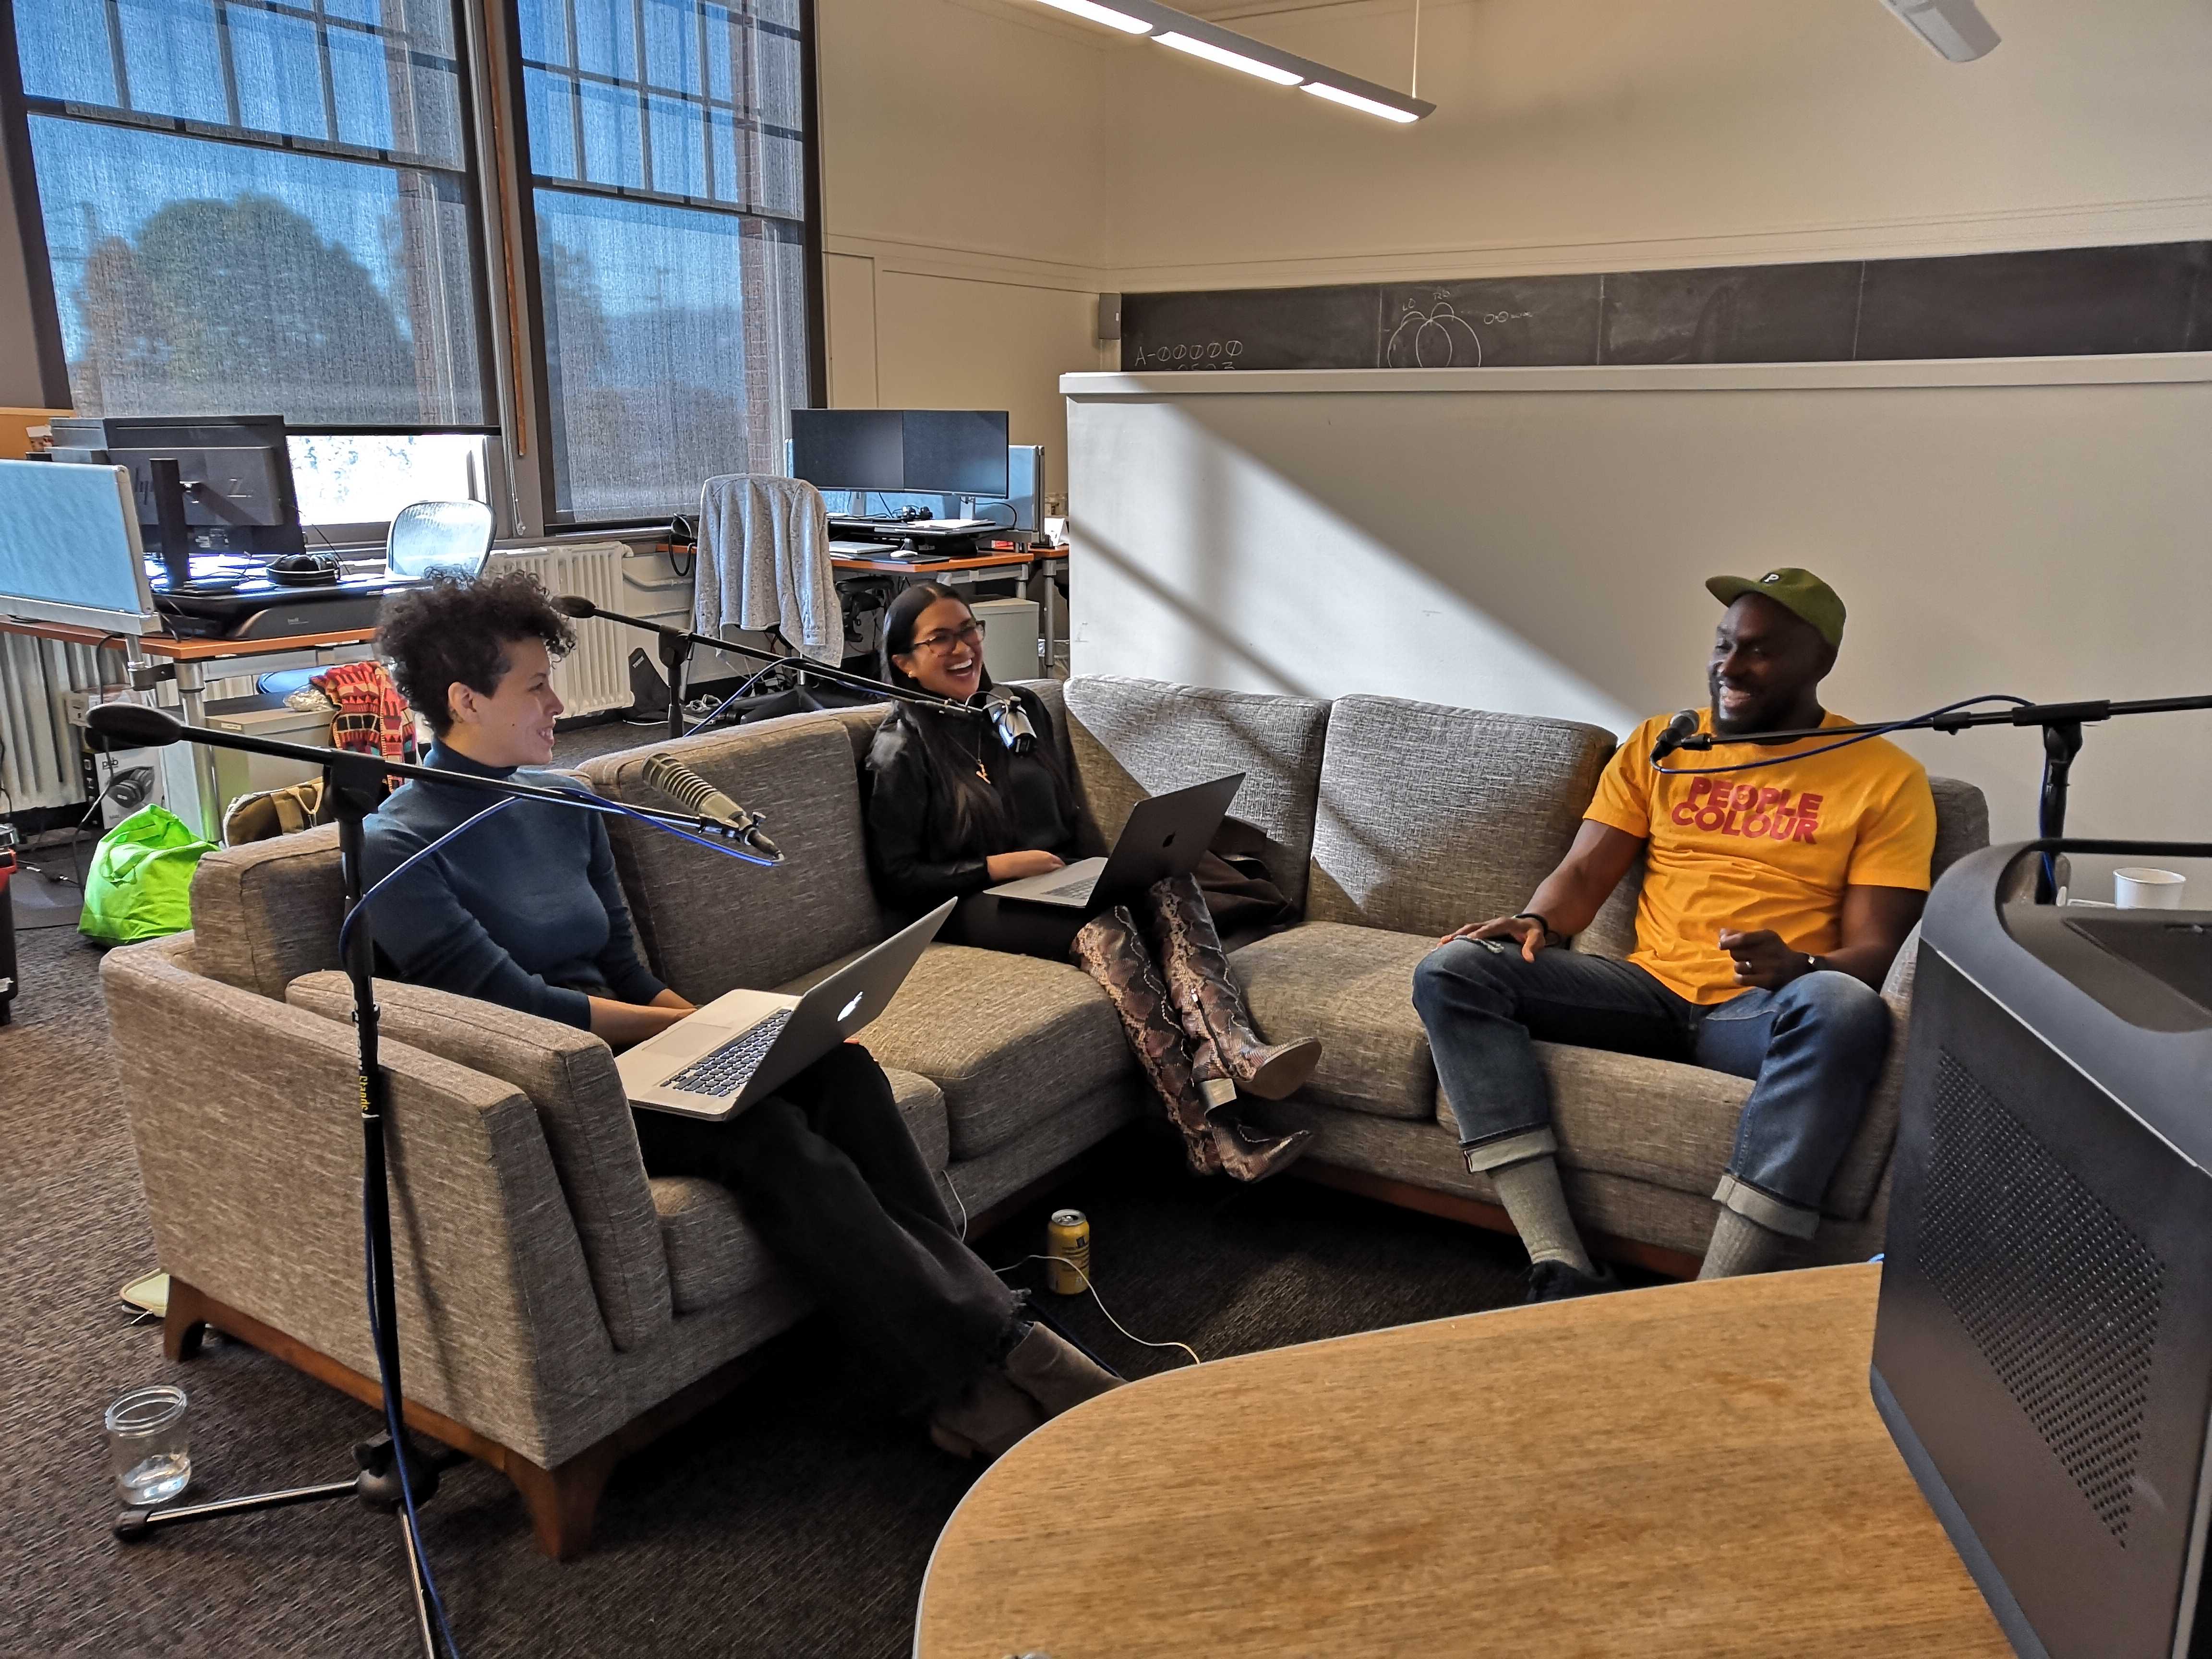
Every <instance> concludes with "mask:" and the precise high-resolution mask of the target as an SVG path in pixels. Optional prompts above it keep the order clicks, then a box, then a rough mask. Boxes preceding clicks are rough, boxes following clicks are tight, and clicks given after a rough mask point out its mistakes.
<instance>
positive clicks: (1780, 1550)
mask: <svg viewBox="0 0 2212 1659" xmlns="http://www.w3.org/2000/svg"><path fill="white" fill-rule="evenodd" d="M1880 1271H1881V1270H1880V1269H1879V1268H1877V1267H1865V1266H1855V1267H1826V1268H1820V1269H1815V1270H1812V1271H1808V1272H1801V1273H1771V1274H1767V1275H1764V1276H1762V1277H1759V1278H1753V1279H1723V1280H1717V1281H1714V1282H1711V1283H1704V1284H1687V1285H1664V1286H1662V1287H1659V1288H1657V1289H1653V1290H1645V1291H1626V1292H1622V1293H1620V1294H1616V1295H1612V1296H1604V1297H1591V1298H1589V1299H1587V1300H1583V1301H1578V1302H1567V1303H1559V1304H1552V1305H1550V1306H1546V1307H1535V1308H1514V1309H1507V1310H1500V1311H1498V1312H1496V1313H1488V1314H1476V1315H1470V1316H1466V1317H1464V1318H1459V1319H1448V1320H1439V1321H1437V1322H1434V1323H1431V1324H1425V1325H1412V1326H1405V1327H1401V1328H1397V1329H1395V1330H1385V1331H1374V1332H1370V1333H1368V1334H1364V1335H1361V1336H1353V1337H1346V1338H1342V1339H1340V1340H1335V1341H1331V1342H1316V1343H1311V1344H1308V1345H1306V1346H1302V1347H1295V1348H1284V1349H1279V1350H1276V1351H1274V1352H1268V1353H1261V1354H1252V1355H1248V1356H1246V1357H1243V1358H1237V1359H1229V1360H1224V1361H1220V1362H1218V1363H1216V1364H1208V1365H1205V1366H1201V1367H1198V1368H1195V1369H1189V1370H1177V1371H1170V1372H1168V1373H1166V1374H1164V1375H1163V1376H1155V1377H1151V1378H1148V1379H1146V1381H1144V1382H1142V1383H1134V1384H1132V1385H1131V1386H1129V1387H1127V1388H1124V1389H1115V1391H1114V1392H1113V1393H1111V1394H1109V1395H1104V1396H1103V1397H1102V1398H1100V1399H1097V1400H1094V1401H1091V1402H1090V1403H1089V1404H1087V1405H1085V1406H1083V1407H1079V1409H1077V1410H1075V1411H1073V1412H1071V1413H1067V1414H1066V1416H1064V1417H1061V1418H1060V1419H1057V1420H1055V1421H1054V1422H1052V1423H1050V1424H1048V1425H1046V1426H1045V1427H1044V1428H1043V1429H1041V1430H1040V1431H1037V1432H1036V1434H1034V1435H1032V1436H1030V1438H1029V1439H1027V1440H1025V1441H1024V1442H1023V1443H1021V1444H1020V1445H1019V1446H1018V1447H1016V1448H1015V1449H1013V1450H1012V1452H1010V1453H1009V1454H1007V1455H1006V1456H1005V1457H1004V1458H1002V1459H1000V1461H999V1462H998V1463H997V1464H996V1465H994V1467H993V1468H991V1469H990V1470H988V1471H987V1473H986V1474H984V1475H983V1477H982V1479H981V1480H979V1481H977V1482H976V1484H975V1486H974V1487H973V1488H972V1489H971V1490H970V1491H969V1494H968V1496H967V1498H965V1499H964V1500H963V1502H962V1504H961V1505H960V1507H959V1509H958V1510H956V1511H955V1512H954V1514H953V1516H952V1518H951V1521H950V1522H947V1523H946V1525H945V1532H944V1534H943V1536H942V1537H940V1538H939V1540H938V1543H937V1548H936V1552H935V1553H934V1554H933V1557H932V1558H931V1560H930V1565H929V1571H928V1575H927V1578H926V1579H925V1581H924V1583H923V1585H922V1592H921V1611H920V1613H919V1616H918V1618H917V1620H916V1626H915V1653H916V1654H917V1655H918V1656H921V1659H1007V1656H1010V1655H1016V1654H1028V1653H1039V1654H1046V1655H1049V1656H1051V1659H1143V1656H1147V1655H1159V1656H1163V1659H1165V1656H1176V1659H1190V1656H1197V1655H1204V1656H1207V1659H1229V1656H1243V1655H1270V1656H1273V1655H1289V1654H1297V1655H1315V1656H1323V1655H1326V1656H1331V1659H1334V1656H1345V1655H1360V1654H1407V1655H1416V1654H1417V1655H1442V1654H1453V1655H1462V1654H1463V1655H1498V1656H1512V1659H1551V1656H1560V1659H1565V1656H1570V1655H1572V1656H1577V1659H1616V1656H1626V1655H1668V1656H1675V1655H1679V1656H1681V1659H1715V1656H1733V1659H1753V1656H1759V1659H1764V1656H1770V1655H1776V1656H1778V1655H1788V1656H1790V1659H1814V1656H1825V1655H1835V1656H1844V1655H1848V1656H1851V1659H1882V1656H1891V1655H1894V1656H1897V1659H1908V1656H1909V1659H1927V1656H1933V1655H1941V1656H1943V1659H2005V1656H2008V1655H2009V1653H2010V1652H2011V1650H2010V1648H2009V1647H2008V1645H2007V1644H2006V1643H2005V1640H2004V1638H2003V1637H2002V1634H2001V1633H2000V1632H1999V1631H1998V1629H1997V1626H1996V1620H1994V1619H1993V1618H1991V1617H1990V1613H1989V1610H1988V1608H1987V1607H1985V1606H1984V1603H1983V1601H1982V1598H1981V1595H1980V1593H1979V1592H1978V1590H1977V1589H1975V1588H1974V1585H1973V1583H1972V1580H1971V1579H1969V1578H1968V1577H1967V1576H1966V1570H1965V1568H1964V1567H1962V1566H1961V1565H1960V1563H1959V1559H1958V1557H1957V1556H1956V1555H1955V1554H1954V1553H1953V1551H1952V1549H1951V1546H1950V1543H1949V1541H1948V1540H1947V1539H1946V1538H1945V1537H1944V1535H1943V1532H1942V1528H1941V1527H1939V1526H1938V1525H1937V1523H1936V1518H1935V1516H1933V1515H1932V1514H1930V1513H1929V1510H1928V1507H1927V1505H1926V1504H1924V1503H1923V1501H1922V1499H1921V1497H1920V1494H1919V1491H1918V1489H1917V1487H1915V1486H1914V1485H1913V1483H1912V1479H1911V1475H1909V1474H1907V1473H1906V1472H1905V1464H1904V1462H1903V1461H1902V1460H1901V1459H1900V1458H1899V1456H1898V1455H1897V1452H1896V1450H1895V1449H1894V1448H1893V1445H1892V1444H1891V1443H1890V1439H1889V1436H1888V1433H1887V1431H1886V1430H1884V1428H1883V1427H1882V1425H1881V1419H1880V1418H1878V1417H1877V1416H1876V1415H1875V1409H1874V1406H1873V1403H1872V1402H1871V1401H1870V1400H1869V1397H1868V1394H1867V1362H1868V1358H1869V1354H1870V1353H1871V1352H1872V1349H1873V1340H1874V1312H1875V1291H1876V1287H1877V1285H1879V1283H1880V1279H1879V1274H1880Z"/></svg>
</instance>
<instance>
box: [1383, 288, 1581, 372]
mask: <svg viewBox="0 0 2212 1659" xmlns="http://www.w3.org/2000/svg"><path fill="white" fill-rule="evenodd" d="M1600 281H1601V279H1600V278H1598V277H1595V276H1505V277H1485V278H1483V279H1481V280H1480V281H1476V282H1466V283H1419V284H1418V285H1414V284H1408V285H1407V286H1406V287H1402V288H1386V289H1383V319H1384V325H1385V332H1384V334H1383V349H1382V351H1381V352H1380V353H1379V354H1378V356H1379V363H1378V366H1379V367H1381V368H1515V367H1522V366H1531V365H1540V364H1546V363H1586V362H1589V361H1590V354H1591V352H1592V351H1593V350H1595V348H1596V345H1597V320H1598V289H1599V285H1600Z"/></svg>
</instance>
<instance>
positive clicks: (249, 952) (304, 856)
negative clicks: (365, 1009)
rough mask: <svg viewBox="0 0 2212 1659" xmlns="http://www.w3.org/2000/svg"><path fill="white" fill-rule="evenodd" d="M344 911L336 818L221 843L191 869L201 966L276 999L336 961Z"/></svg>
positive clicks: (194, 926) (213, 974)
mask: <svg viewBox="0 0 2212 1659" xmlns="http://www.w3.org/2000/svg"><path fill="white" fill-rule="evenodd" d="M344 915H345V878H344V874H343V872H342V871H341V870H340V869H339V868H338V829H337V825H336V824H334V823H328V824H325V825H323V826H322V827H321V828H319V829H302V830H301V831H300V833H299V834H297V835H294V836H276V837H274V838H273V839H271V840H269V841H256V842H247V843H246V845H245V846H243V847H224V848H217V849H216V851H214V852H212V853H210V854H208V855H207V856H206V857H205V858H204V859H202V860H200V862H199V867H198V868H197V870H195V871H193V872H192V933H193V935H194V939H195V941H196V948H197V952H198V956H197V961H198V963H199V967H200V971H201V972H203V973H204V974H207V975H209V976H210V977H211V978H214V979H219V980H221V981H222V982H223V983H224V984H226V985H235V986H237V987H240V989H241V990H246V991H258V992H259V993H260V994H262V995H263V996H264V997H269V998H271V999H273V1000H277V1001H282V1000H283V996H284V987H286V986H288V985H289V984H290V983H291V982H292V981H294V980H295V979H297V978H299V976H300V975H302V974H311V973H313V972H314V971H315V970H316V969H319V968H335V967H337V962H338V923H339V922H340V921H342V920H343V918H344Z"/></svg>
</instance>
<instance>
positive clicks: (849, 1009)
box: [837, 991, 868, 1025]
mask: <svg viewBox="0 0 2212 1659" xmlns="http://www.w3.org/2000/svg"><path fill="white" fill-rule="evenodd" d="M867 997H868V994H867V993H866V991H856V992H854V994H853V1000H851V1001H850V1002H848V1003H847V1004H846V1005H845V1006H843V1007H842V1008H840V1009H839V1010H838V1011H837V1023H838V1024H840V1025H842V1024H844V1023H845V1022H846V1021H847V1020H848V1019H850V1018H852V1017H853V1011H854V1009H855V1008H858V1007H859V1006H860V1005H861V1004H862V1003H863V1002H865V1001H866V1000H867Z"/></svg>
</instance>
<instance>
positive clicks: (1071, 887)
mask: <svg viewBox="0 0 2212 1659" xmlns="http://www.w3.org/2000/svg"><path fill="white" fill-rule="evenodd" d="M1097 885H1098V878H1097V877H1096V876H1085V877H1084V878H1083V879H1082V880H1080V881H1071V882H1068V883H1067V884H1065V885H1064V886H1060V887H1048V888H1046V889H1045V890H1044V896H1046V897H1047V898H1065V899H1079V898H1089V897H1090V896H1091V889H1092V888H1094V887H1096V886H1097Z"/></svg>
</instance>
